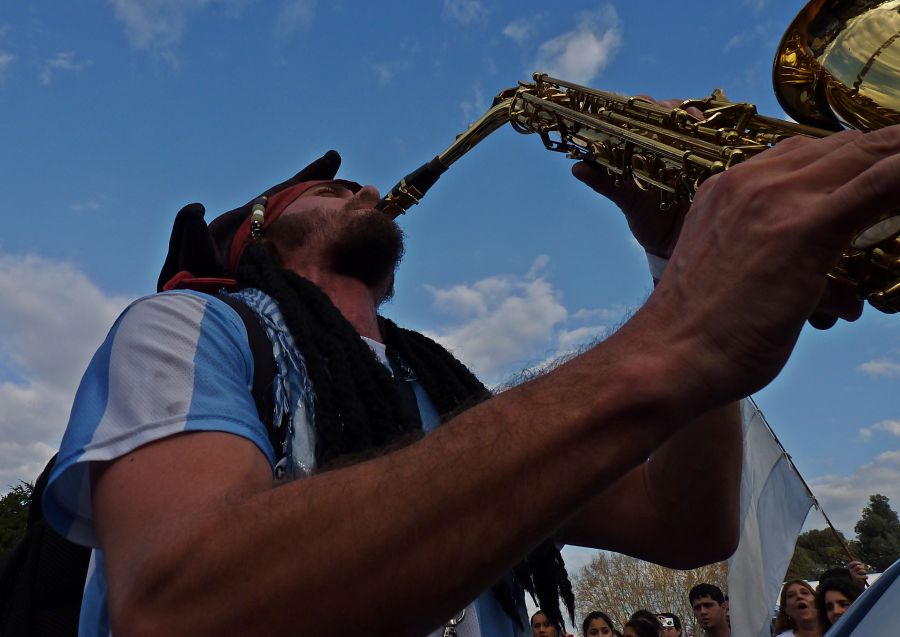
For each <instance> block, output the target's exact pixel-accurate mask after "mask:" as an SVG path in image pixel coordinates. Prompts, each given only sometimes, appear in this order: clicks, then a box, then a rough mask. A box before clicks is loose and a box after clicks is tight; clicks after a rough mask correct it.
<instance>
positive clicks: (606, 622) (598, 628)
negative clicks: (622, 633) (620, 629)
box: [581, 610, 616, 637]
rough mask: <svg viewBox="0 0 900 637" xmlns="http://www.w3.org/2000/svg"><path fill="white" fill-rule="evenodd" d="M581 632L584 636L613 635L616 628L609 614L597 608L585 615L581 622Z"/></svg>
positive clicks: (600, 636) (611, 636) (603, 636)
mask: <svg viewBox="0 0 900 637" xmlns="http://www.w3.org/2000/svg"><path fill="white" fill-rule="evenodd" d="M581 634H582V635H583V637H613V636H614V635H615V634H616V629H615V626H613V623H612V620H611V619H610V618H609V615H607V614H606V613H601V612H600V611H599V610H595V611H593V612H590V613H588V614H587V615H586V616H585V618H584V622H583V623H582V624H581Z"/></svg>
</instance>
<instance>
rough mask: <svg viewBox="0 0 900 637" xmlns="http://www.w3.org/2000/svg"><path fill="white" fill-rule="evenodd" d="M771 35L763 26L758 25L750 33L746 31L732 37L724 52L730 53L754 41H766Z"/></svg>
mask: <svg viewBox="0 0 900 637" xmlns="http://www.w3.org/2000/svg"><path fill="white" fill-rule="evenodd" d="M770 35H771V34H770V33H769V31H768V29H766V27H764V26H763V25H761V24H758V25H756V26H755V27H754V28H753V29H751V30H749V31H744V32H742V33H738V34H736V35H734V36H732V37H731V39H730V40H728V42H726V43H725V48H724V52H725V53H728V52H729V51H731V50H732V49H736V48H738V47H740V46H743V45H744V44H746V43H748V42H751V41H753V40H760V39H764V38H766V37H768V36H770Z"/></svg>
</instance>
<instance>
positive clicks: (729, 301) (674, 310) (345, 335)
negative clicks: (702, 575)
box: [45, 127, 900, 637]
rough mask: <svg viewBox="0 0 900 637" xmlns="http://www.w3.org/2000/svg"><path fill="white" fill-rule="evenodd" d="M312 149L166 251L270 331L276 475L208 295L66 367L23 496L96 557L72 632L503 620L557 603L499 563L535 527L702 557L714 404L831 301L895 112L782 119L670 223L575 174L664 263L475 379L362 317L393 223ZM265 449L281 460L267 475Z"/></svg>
mask: <svg viewBox="0 0 900 637" xmlns="http://www.w3.org/2000/svg"><path fill="white" fill-rule="evenodd" d="M338 163H339V158H338V157H337V156H336V153H329V154H326V156H325V157H323V158H322V159H320V160H318V161H317V162H315V163H313V164H312V165H311V166H309V167H308V168H307V169H305V170H304V171H301V173H300V174H298V175H297V176H296V178H295V179H292V180H289V181H288V182H285V183H283V184H279V186H277V187H275V188H273V189H270V191H268V196H269V198H268V202H267V204H266V215H265V220H264V221H260V223H259V224H258V225H257V227H255V228H252V229H251V223H250V215H251V205H250V204H248V205H246V206H242V207H241V208H238V209H236V210H235V211H232V212H231V213H229V214H228V215H225V216H223V217H222V219H221V221H220V223H217V222H213V224H212V225H211V234H210V235H209V236H206V235H203V234H202V232H200V234H197V235H196V236H193V235H192V236H193V239H190V240H188V239H185V240H186V241H187V243H182V244H181V248H182V254H188V255H189V256H191V258H194V257H196V258H195V259H194V261H195V263H196V262H197V260H198V259H199V257H197V255H199V254H200V253H201V252H203V251H204V250H205V251H206V252H203V253H204V254H206V253H208V252H209V250H211V249H212V248H210V247H209V246H210V245H213V246H216V247H217V248H216V249H217V252H216V255H214V256H216V257H217V259H214V261H216V262H217V263H220V264H221V265H222V268H223V271H222V272H220V273H218V274H221V275H224V276H226V277H232V278H234V279H236V281H237V287H239V288H240V289H241V292H240V293H239V295H240V297H241V300H242V301H243V302H246V303H248V304H250V305H251V308H252V309H254V310H255V311H256V312H257V313H258V314H259V315H260V316H261V320H262V322H263V323H264V324H265V326H266V327H267V333H268V334H269V336H270V338H272V339H273V342H274V347H275V349H276V354H277V355H276V359H277V360H278V361H279V364H283V365H284V367H283V368H282V369H281V371H280V372H279V373H280V374H281V376H280V377H279V378H280V381H279V382H280V384H279V385H278V389H277V391H279V392H287V393H288V394H290V393H291V392H295V393H294V394H293V397H294V399H295V400H293V401H288V403H286V406H285V407H284V410H283V411H284V415H285V417H286V418H287V423H288V426H289V430H290V432H291V436H292V438H291V440H290V441H289V442H288V444H287V445H286V447H285V449H286V450H287V463H288V466H287V468H286V469H285V465H283V464H282V463H281V461H282V460H284V458H283V457H282V456H283V455H284V454H282V453H281V451H282V450H276V449H274V448H273V445H272V444H270V442H269V441H268V439H267V437H266V432H265V428H264V427H263V425H262V424H261V423H260V419H259V416H258V414H257V412H256V408H255V406H254V405H253V400H252V398H251V397H250V392H249V389H248V387H249V386H250V385H252V375H253V358H252V356H251V355H250V353H249V349H248V347H247V344H246V334H245V332H244V330H243V327H242V325H241V323H240V321H239V320H238V319H237V318H236V315H235V314H234V312H233V310H231V309H230V308H229V307H227V306H226V304H224V303H222V302H221V301H220V300H218V299H217V298H216V297H214V296H210V295H206V294H201V293H198V292H186V291H178V292H167V293H164V294H161V295H155V296H151V297H147V298H145V299H142V300H140V301H137V302H136V303H135V304H133V305H132V306H131V307H130V308H129V309H128V310H126V312H125V314H124V315H123V316H122V317H120V319H119V320H118V321H117V323H116V325H115V327H114V328H113V330H112V331H111V332H110V335H109V337H108V338H107V341H106V343H104V345H103V346H102V347H101V349H100V350H99V351H98V354H97V355H96V356H95V358H94V360H93V361H92V363H91V366H90V368H89V369H88V371H87V373H86V375H85V378H84V380H83V382H82V386H81V388H80V389H79V394H78V397H77V399H76V403H75V406H74V408H73V411H72V417H71V420H70V424H69V427H68V429H67V433H66V437H65V439H64V441H63V445H62V448H61V450H60V455H59V458H60V460H59V465H58V466H57V468H56V470H55V472H54V475H53V477H52V479H51V484H50V486H49V487H48V492H47V497H46V498H45V508H46V510H47V515H48V519H50V520H51V522H53V523H54V525H55V526H56V527H57V528H59V529H60V531H61V532H63V533H65V534H67V535H68V536H69V537H70V538H73V539H74V540H76V541H79V542H83V543H86V544H89V545H91V546H94V547H95V548H96V550H95V553H94V569H93V570H92V571H91V574H90V575H89V581H88V586H87V590H86V593H85V601H84V604H83V606H82V615H81V633H82V634H85V635H88V634H90V635H101V634H102V635H108V634H110V633H114V634H115V635H117V637H122V636H128V635H182V634H184V635H192V636H194V637H196V636H197V635H214V634H273V635H282V634H309V635H341V636H343V635H352V634H391V635H415V636H421V635H429V634H441V633H440V630H441V627H442V626H444V625H445V624H446V622H447V620H448V619H449V618H451V617H453V618H458V617H460V612H459V611H460V609H463V608H466V609H467V612H466V614H465V615H464V616H462V620H461V622H460V623H459V625H458V626H455V629H456V630H457V631H458V634H460V635H463V634H469V635H479V634H480V635H482V636H484V637H492V636H494V635H512V634H522V633H521V631H522V630H523V629H524V624H523V625H521V626H520V625H517V624H518V619H520V618H521V617H522V613H523V605H522V593H523V591H522V589H523V587H528V586H529V585H530V584H531V583H533V582H534V581H535V578H537V579H541V578H544V579H543V580H542V581H544V582H550V583H551V585H552V586H553V587H554V588H553V590H552V594H551V595H549V596H547V594H546V592H542V603H543V600H544V599H551V598H555V595H556V593H557V591H558V590H561V591H562V593H563V597H566V595H565V593H566V591H565V586H564V584H563V583H562V582H561V581H560V580H559V579H556V580H554V579H553V577H552V575H553V573H552V572H551V573H550V576H551V577H549V578H545V577H544V576H546V575H547V573H546V572H537V571H538V570H540V569H532V570H530V571H529V570H528V568H526V567H527V565H526V567H521V563H522V561H523V559H524V558H525V557H526V556H529V555H534V554H535V552H536V551H541V550H542V551H544V556H545V557H547V556H549V560H544V562H541V563H543V564H545V565H549V566H548V568H550V570H551V571H552V568H553V565H554V564H556V562H555V554H554V553H553V550H554V545H555V544H556V543H574V544H581V545H586V546H595V547H602V548H606V549H611V550H615V551H620V552H624V553H629V554H631V555H636V556H639V557H642V558H644V559H648V560H652V561H655V562H658V563H661V564H666V565H668V566H671V567H675V568H691V567H694V566H697V565H699V564H705V563H709V562H712V561H715V560H721V559H724V558H726V557H727V556H728V555H729V554H730V553H731V552H732V551H733V550H734V548H735V544H736V541H737V536H738V487H739V479H740V476H739V475H738V474H739V467H740V454H741V450H740V426H739V423H738V422H737V418H736V411H735V410H734V408H733V403H734V401H736V400H738V399H740V398H741V397H743V396H746V395H748V394H750V393H752V392H754V391H756V390H758V389H760V388H761V387H763V386H765V385H766V384H767V383H769V382H770V381H771V380H772V379H773V378H774V377H775V376H776V375H777V374H778V372H779V370H780V369H781V368H782V367H783V365H784V364H785V363H786V361H787V360H788V357H789V356H790V353H791V350H792V348H793V347H794V344H795V342H796V340H797V337H798V335H799V333H800V330H801V328H802V327H803V325H804V322H805V321H806V320H807V319H808V318H809V317H810V316H812V315H813V313H814V312H815V311H817V307H818V308H819V309H820V310H824V311H826V312H828V313H829V314H830V315H832V316H840V317H844V318H849V319H852V318H855V317H856V316H858V314H859V312H860V307H861V305H860V302H859V301H857V300H856V299H846V298H844V297H841V296H838V297H832V296H831V295H830V289H829V284H828V281H827V279H826V276H825V275H826V273H827V272H828V271H829V270H830V268H831V267H832V266H833V265H834V263H835V262H836V260H837V259H838V257H839V255H840V254H841V251H842V250H843V249H844V248H845V246H846V245H847V244H848V243H849V241H850V239H851V237H852V236H853V235H854V233H855V232H856V231H857V230H858V229H859V228H860V227H861V226H863V225H865V223H866V222H867V221H869V220H871V219H873V218H874V217H875V215H877V211H879V210H883V209H886V208H887V207H889V206H892V205H893V204H894V202H895V201H896V197H897V193H898V192H900V127H892V128H885V129H882V130H879V131H876V132H873V133H868V134H862V133H858V132H845V133H839V134H836V135H833V136H830V137H827V138H825V139H818V140H811V139H803V138H792V139H788V140H786V141H784V142H782V143H780V144H778V145H777V146H775V147H774V148H773V149H771V150H769V151H767V152H764V153H762V154H760V155H758V156H756V157H755V158H753V159H752V160H750V161H747V162H746V163H744V164H741V165H738V166H735V167H734V168H732V169H730V170H729V171H727V172H725V173H722V174H718V175H715V176H713V177H711V178H709V179H708V180H707V181H706V182H705V183H704V184H703V185H702V187H701V188H700V190H699V192H698V193H697V195H696V198H695V199H694V202H693V204H692V206H691V208H690V210H689V211H681V212H682V213H685V212H686V214H681V215H679V216H677V217H674V218H671V217H669V218H667V217H664V216H660V215H650V214H648V210H649V207H648V203H647V201H646V200H642V199H640V198H639V195H638V193H637V191H636V190H635V189H630V188H629V187H628V186H626V187H625V189H624V190H615V188H616V187H615V186H613V185H612V183H611V181H610V180H608V179H607V178H606V176H605V174H604V173H603V172H602V171H601V172H595V171H594V170H593V169H592V168H591V167H589V166H580V167H579V166H576V168H575V171H576V172H575V174H576V176H577V177H578V178H579V179H581V180H582V181H585V182H587V183H588V184H589V185H591V186H592V187H594V188H595V189H597V190H598V191H600V192H601V193H603V194H605V195H607V196H611V197H613V198H614V200H615V201H617V202H618V203H620V205H622V206H623V207H624V208H625V214H626V218H627V219H628V221H629V223H630V225H631V227H632V230H633V231H634V233H635V236H636V237H637V238H638V240H639V241H641V243H642V244H643V245H644V246H645V248H647V249H648V251H650V252H651V253H655V254H656V255H658V256H660V257H668V265H667V266H666V268H665V271H664V272H663V273H661V276H660V279H659V282H658V285H657V286H656V288H655V289H654V291H653V293H652V294H651V295H650V296H649V298H648V299H647V301H646V303H645V304H644V306H643V307H641V308H640V309H639V310H638V311H637V312H636V313H635V314H634V315H633V316H632V317H631V318H630V320H628V322H627V323H625V324H624V325H623V326H622V327H621V329H619V330H618V331H617V332H616V333H615V334H613V335H611V336H610V337H609V338H608V339H607V340H606V341H604V342H603V343H600V344H599V345H596V346H595V347H593V348H592V349H590V350H588V351H586V352H584V353H583V354H581V355H579V356H578V357H576V358H573V359H572V360H570V361H568V362H566V363H565V364H563V365H561V366H559V367H558V368H556V369H555V370H553V371H552V372H549V373H547V374H545V375H543V376H541V377H539V378H536V379H534V380H531V381H529V382H527V383H524V384H522V385H520V386H518V387H515V388H513V389H510V390H508V391H505V392H503V393H501V394H499V395H496V396H491V397H488V396H486V395H485V393H484V392H483V391H482V390H480V389H479V388H478V386H476V385H474V384H471V380H472V379H471V378H470V377H469V376H467V374H466V372H465V371H464V370H462V369H459V368H457V367H455V364H454V363H453V362H452V361H451V360H450V359H449V358H447V357H446V356H445V354H444V353H442V351H441V350H440V349H439V348H437V347H436V346H435V347H433V346H432V345H433V344H432V345H429V344H427V343H425V342H424V341H422V340H421V339H419V338H418V336H416V335H414V334H413V333H407V332H406V331H402V330H399V329H398V328H397V327H396V326H394V325H393V324H392V323H389V322H386V321H384V320H381V319H379V317H378V307H379V305H380V303H381V301H382V300H383V299H384V298H385V297H386V296H387V294H388V292H389V290H390V288H391V283H392V281H393V275H394V270H395V267H396V266H397V264H398V263H399V257H400V254H401V253H402V233H400V231H399V228H397V226H396V225H395V224H394V222H393V220H391V219H389V218H388V217H387V216H385V215H383V214H382V213H380V212H378V211H377V210H375V209H374V206H375V204H376V202H377V201H378V200H379V194H378V192H377V191H376V190H375V189H374V188H373V187H372V186H360V185H359V184H356V183H353V182H348V181H343V180H336V179H335V174H336V172H337V168H338ZM660 223H663V224H665V225H664V226H661V225H660ZM201 229H205V224H204V225H203V226H202V228H201ZM195 230H196V228H195ZM676 237H677V241H676ZM183 238H184V237H183ZM191 241H194V243H191ZM185 246H186V247H187V249H186V250H185V249H184V248H185ZM176 260H177V259H176ZM213 270H214V268H213ZM194 274H198V275H204V274H205V275H206V276H209V273H201V272H195V273H194ZM214 274H215V272H214ZM835 298H836V299H837V300H834V299H835ZM825 300H827V304H826V305H824V306H822V305H821V304H822V303H823V301H825ZM359 337H363V338H364V339H365V340H363V339H360V338H359ZM385 343H386V344H387V352H385V347H384V344H385ZM392 349H393V350H394V351H393V352H391V350H392ZM422 352H426V354H422ZM394 356H398V357H399V358H400V359H402V360H401V361H400V362H399V363H398V362H397V361H396V360H393V359H394ZM420 359H421V360H420ZM437 359H440V361H441V364H440V365H437V364H434V361H435V360H437ZM438 367H442V368H446V370H445V371H436V370H437V368H438ZM388 370H390V371H388ZM447 370H449V371H447ZM434 377H437V378H439V379H440V382H436V383H433V382H431V381H430V380H429V379H430V378H434ZM467 383H469V384H467ZM404 384H405V385H411V388H410V387H408V386H407V387H405V388H404V387H398V386H400V385H404ZM457 385H459V386H460V387H462V389H460V391H459V392H457V393H456V394H454V395H453V396H451V397H450V398H451V399H445V398H446V396H444V394H445V393H446V394H452V393H453V391H454V390H453V389H452V387H455V386H457ZM409 389H412V392H411V393H410V392H409ZM404 391H406V392H407V394H406V395H407V397H411V400H412V401H413V402H412V404H413V406H414V407H413V411H414V412H417V413H412V414H411V413H410V412H409V410H405V409H404V408H403V406H402V405H403V403H404V400H406V399H404V398H403V395H402V394H403V392H404ZM280 395H281V394H279V396H280ZM454 401H455V402H454ZM406 404H407V405H408V404H409V402H408V400H406ZM454 404H455V407H454ZM375 412H377V413H375ZM440 412H443V417H441V416H440V415H439V413H440ZM440 422H442V424H440V426H436V425H437V424H438V423H440ZM423 431H426V432H429V433H428V435H424V436H421V435H417V434H420V433H421V432H423ZM686 456H694V457H699V458H702V462H697V463H684V462H683V460H684V458H685V457H686ZM361 458H362V459H361ZM686 465H696V466H697V467H698V469H696V470H684V469H685V466H686ZM279 466H280V467H281V469H282V473H284V472H286V473H288V474H289V477H292V478H295V479H292V480H283V481H278V482H277V485H278V486H276V480H274V479H273V476H274V475H278V467H279ZM674 466H678V467H679V471H672V470H671V469H672V467H674ZM573 468H577V470H573ZM701 469H702V476H699V475H698V473H697V471H700V470H701ZM701 477H702V479H700V478H701ZM687 518H690V519H692V520H693V521H694V522H697V521H701V522H703V523H705V524H706V525H707V528H706V529H704V533H703V537H704V539H705V541H704V542H697V541H696V536H695V535H694V533H693V532H691V533H688V531H687V529H688V525H686V524H679V523H677V520H681V519H687ZM663 520H666V521H668V522H669V523H668V524H662V523H661V522H662V521H663ZM673 521H675V522H674V523H673ZM673 528H674V529H683V531H681V532H676V533H674V534H673V532H672V529H673ZM542 547H543V548H542ZM536 559H537V558H536ZM526 561H527V560H526ZM538 562H540V560H537V562H535V563H538ZM517 565H519V566H517ZM523 569H524V570H523ZM551 604H552V602H551ZM544 610H545V611H546V610H551V612H552V611H553V609H546V608H545V609H544ZM556 614H557V615H559V612H558V611H556ZM466 622H470V623H469V624H468V626H467V624H466ZM434 631H437V632H434Z"/></svg>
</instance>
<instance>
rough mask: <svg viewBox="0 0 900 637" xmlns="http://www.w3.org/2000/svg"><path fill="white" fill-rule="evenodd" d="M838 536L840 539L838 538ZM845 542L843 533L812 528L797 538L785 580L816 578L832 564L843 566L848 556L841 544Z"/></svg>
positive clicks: (832, 565) (848, 558)
mask: <svg viewBox="0 0 900 637" xmlns="http://www.w3.org/2000/svg"><path fill="white" fill-rule="evenodd" d="M838 536H840V539H838ZM841 541H843V542H844V543H847V539H846V538H845V537H844V535H843V534H842V533H841V532H840V531H837V535H835V531H832V530H831V529H814V530H812V531H807V532H806V533H802V534H801V535H800V537H798V538H797V545H796V546H795V548H794V556H793V557H792V558H791V563H790V565H789V566H788V570H787V573H786V574H785V576H784V579H785V580H791V579H805V580H818V579H819V575H821V574H822V573H823V572H824V571H826V570H828V569H829V568H832V567H834V566H843V565H845V564H846V563H847V562H848V561H849V560H850V557H849V556H848V555H847V552H846V551H845V550H844V547H843V546H842V545H841Z"/></svg>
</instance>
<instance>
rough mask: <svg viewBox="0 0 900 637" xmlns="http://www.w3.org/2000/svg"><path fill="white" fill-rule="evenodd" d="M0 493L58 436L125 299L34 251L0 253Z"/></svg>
mask: <svg viewBox="0 0 900 637" xmlns="http://www.w3.org/2000/svg"><path fill="white" fill-rule="evenodd" d="M0 297H2V298H3V303H2V304H0V352H3V358H2V359H0V369H2V368H6V369H8V370H12V372H14V374H13V376H14V377H15V380H4V381H0V441H2V443H0V491H5V490H6V488H7V487H8V486H11V485H15V484H16V482H17V481H18V480H20V479H24V480H33V479H34V478H35V477H37V474H38V472H39V471H40V470H41V469H42V468H43V465H44V463H46V461H47V459H48V458H49V457H50V456H51V455H52V454H53V452H54V450H55V447H56V445H58V443H59V440H60V438H61V436H62V431H63V429H64V428H65V425H66V420H67V419H68V415H69V407H70V406H71V402H72V398H73V396H74V395H75V389H76V387H77V386H78V381H79V380H80V378H81V374H82V373H83V372H84V369H85V367H86V366H87V363H88V361H89V360H90V357H91V356H92V355H93V353H94V350H95V349H96V348H97V346H98V345H99V344H100V342H101V341H102V340H103V338H104V337H105V335H106V332H107V331H108V330H109V328H110V326H111V325H112V323H113V321H114V320H115V317H116V316H117V315H118V313H119V312H120V311H121V310H122V308H124V307H125V305H126V303H127V301H126V299H124V298H119V297H108V296H106V295H104V294H103V293H102V292H101V291H100V290H99V289H98V288H97V287H96V286H95V285H94V284H93V283H91V282H90V281H89V280H88V279H87V277H85V276H84V274H82V273H80V272H78V271H77V270H75V269H74V268H73V267H72V266H70V265H67V264H64V263H56V262H51V261H47V260H45V259H41V258H39V257H35V256H25V257H13V256H10V255H0Z"/></svg>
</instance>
